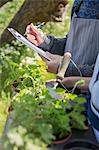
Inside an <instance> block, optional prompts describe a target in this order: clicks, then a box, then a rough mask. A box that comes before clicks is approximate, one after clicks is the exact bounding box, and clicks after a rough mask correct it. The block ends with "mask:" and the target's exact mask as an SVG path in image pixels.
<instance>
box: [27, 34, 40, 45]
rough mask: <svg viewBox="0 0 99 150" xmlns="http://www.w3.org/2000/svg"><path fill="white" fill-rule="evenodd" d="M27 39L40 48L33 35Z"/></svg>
mask: <svg viewBox="0 0 99 150" xmlns="http://www.w3.org/2000/svg"><path fill="white" fill-rule="evenodd" d="M27 39H28V40H29V41H30V42H32V43H33V44H35V45H36V46H38V42H37V40H36V39H35V36H33V35H31V34H27Z"/></svg>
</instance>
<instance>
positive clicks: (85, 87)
mask: <svg viewBox="0 0 99 150" xmlns="http://www.w3.org/2000/svg"><path fill="white" fill-rule="evenodd" d="M90 79H91V78H90V77H79V76H75V77H74V76H71V77H66V78H64V79H63V80H62V83H63V84H64V85H65V86H66V87H67V88H72V87H74V85H75V84H76V83H77V82H78V81H79V80H84V81H85V83H84V85H80V84H78V85H77V88H78V89H80V90H81V91H87V90H88V86H89V82H90Z"/></svg>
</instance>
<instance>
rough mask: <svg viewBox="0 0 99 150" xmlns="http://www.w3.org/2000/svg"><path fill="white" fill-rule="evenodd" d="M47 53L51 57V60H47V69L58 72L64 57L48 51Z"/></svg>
mask: <svg viewBox="0 0 99 150" xmlns="http://www.w3.org/2000/svg"><path fill="white" fill-rule="evenodd" d="M46 54H47V56H48V57H49V58H50V59H51V60H50V61H46V65H47V66H48V69H47V71H48V72H51V73H54V74H56V73H57V72H58V67H59V65H60V63H61V61H62V58H63V57H62V56H60V55H54V54H51V53H49V52H46Z"/></svg>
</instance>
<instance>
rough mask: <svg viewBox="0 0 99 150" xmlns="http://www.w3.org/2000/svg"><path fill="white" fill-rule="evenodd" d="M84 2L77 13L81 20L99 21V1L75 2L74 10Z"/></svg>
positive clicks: (84, 0) (85, 0)
mask: <svg viewBox="0 0 99 150" xmlns="http://www.w3.org/2000/svg"><path fill="white" fill-rule="evenodd" d="M81 1H83V2H82V3H81V5H80V7H79V9H78V11H77V16H78V17H79V18H85V19H99V0H75V1H74V4H73V9H72V10H74V8H75V7H77V6H78V5H79V4H80V2H81Z"/></svg>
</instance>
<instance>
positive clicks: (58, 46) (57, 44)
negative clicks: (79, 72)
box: [39, 35, 67, 56]
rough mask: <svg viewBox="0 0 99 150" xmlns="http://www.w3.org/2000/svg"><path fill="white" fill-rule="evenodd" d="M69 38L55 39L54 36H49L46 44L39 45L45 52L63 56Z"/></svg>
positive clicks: (45, 41)
mask: <svg viewBox="0 0 99 150" xmlns="http://www.w3.org/2000/svg"><path fill="white" fill-rule="evenodd" d="M66 40H67V36H66V37H65V38H55V37H54V36H51V35H48V36H47V37H46V38H45V40H44V43H42V44H41V45H39V48H42V49H43V50H44V51H48V52H50V53H52V54H57V55H61V56H62V55H63V54H64V49H65V45H66Z"/></svg>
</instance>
